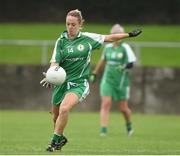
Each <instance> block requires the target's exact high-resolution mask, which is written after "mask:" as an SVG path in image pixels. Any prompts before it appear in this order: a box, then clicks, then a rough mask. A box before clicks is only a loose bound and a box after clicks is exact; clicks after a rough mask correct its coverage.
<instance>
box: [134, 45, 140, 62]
mask: <svg viewBox="0 0 180 156" xmlns="http://www.w3.org/2000/svg"><path fill="white" fill-rule="evenodd" d="M134 50H135V54H136V57H137V65H141V63H142V62H141V48H140V46H139V45H138V44H134Z"/></svg>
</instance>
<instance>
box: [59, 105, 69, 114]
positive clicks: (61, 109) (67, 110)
mask: <svg viewBox="0 0 180 156" xmlns="http://www.w3.org/2000/svg"><path fill="white" fill-rule="evenodd" d="M68 112H69V109H68V108H67V107H66V106H61V107H60V110H59V113H60V114H65V113H68Z"/></svg>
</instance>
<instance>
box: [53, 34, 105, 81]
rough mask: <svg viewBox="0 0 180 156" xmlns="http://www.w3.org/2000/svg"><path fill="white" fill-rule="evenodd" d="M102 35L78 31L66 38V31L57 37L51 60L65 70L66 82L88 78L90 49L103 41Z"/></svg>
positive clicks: (97, 46)
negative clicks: (72, 36)
mask: <svg viewBox="0 0 180 156" xmlns="http://www.w3.org/2000/svg"><path fill="white" fill-rule="evenodd" d="M104 38H105V36H104V35H100V34H95V33H88V32H79V33H78V34H77V36H76V37H75V38H74V39H68V36H67V31H65V32H63V33H62V34H61V36H60V37H59V38H58V39H57V41H56V44H55V47H54V51H53V55H52V59H51V62H57V63H59V65H60V66H61V67H63V68H64V69H65V71H66V74H67V78H66V82H73V81H81V80H83V79H88V76H89V72H90V59H91V51H92V50H94V49H97V48H100V46H101V45H102V44H103V43H104Z"/></svg>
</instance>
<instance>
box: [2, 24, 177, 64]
mask: <svg viewBox="0 0 180 156" xmlns="http://www.w3.org/2000/svg"><path fill="white" fill-rule="evenodd" d="M111 26H112V25H111V24H89V23H85V25H84V29H83V31H89V32H96V33H101V34H108V33H109V30H110V28H111ZM135 27H139V28H142V30H143V33H142V35H140V36H139V37H137V38H133V39H132V38H130V39H126V40H125V41H153V42H156V41H160V42H178V43H179V42H180V29H179V28H180V27H179V26H178V25H166V26H162V25H125V28H126V31H127V32H128V31H131V30H132V29H133V28H135ZM64 29H65V25H64V24H59V23H58V24H41V23H34V24H32V23H26V24H21V23H19V24H15V23H1V24H0V36H1V38H0V39H21V40H56V39H57V38H58V37H59V35H60V32H62V31H63V30H64ZM41 48H42V47H34V46H31V47H20V46H16V47H15V46H0V63H1V64H40V62H41V50H42V49H41ZM52 50H53V46H50V47H48V60H50V57H51V53H52ZM97 51H98V52H97ZM101 51H102V49H101V50H96V52H94V53H93V55H92V56H93V57H92V64H96V63H97V61H98V59H99V58H100V55H101ZM140 58H141V63H142V65H145V66H168V67H179V66H180V61H179V58H180V53H179V48H142V49H141V57H140Z"/></svg>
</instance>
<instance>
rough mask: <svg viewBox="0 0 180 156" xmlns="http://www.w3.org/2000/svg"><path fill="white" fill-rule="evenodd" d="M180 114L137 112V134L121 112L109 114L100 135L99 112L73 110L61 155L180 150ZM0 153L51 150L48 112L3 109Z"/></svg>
mask: <svg viewBox="0 0 180 156" xmlns="http://www.w3.org/2000/svg"><path fill="white" fill-rule="evenodd" d="M179 120H180V116H176V115H145V114H134V115H133V126H134V129H135V134H134V135H133V136H132V137H128V136H127V135H126V131H125V126H124V120H123V118H122V115H120V114H119V113H112V114H111V116H110V124H109V129H108V130H109V133H108V136H107V137H100V136H99V114H98V113H90V112H86V113H85V112H82V113H80V112H71V113H70V118H69V123H68V125H67V127H66V130H65V135H66V136H67V138H68V141H69V142H68V144H67V145H66V146H65V147H64V148H63V150H62V151H61V152H59V151H56V152H54V153H52V154H62V155H70V154H73V155H78V154H83V155H99V154H101V155H106V154H108V155H114V154H116V155H130V154H135V155H139V154H143V155H147V154H153V155H155V154H163V155H165V154H166V155H167V154H168V155H170V154H175V155H179V154H180V149H179V147H180V133H179V131H180V125H179V124H178V123H179ZM0 125H1V126H0V144H1V146H0V154H3V155H4V154H13V155H15V154H18V155H19V154H25V155H27V154H28V155H29V154H49V153H47V152H46V151H45V148H46V146H47V144H48V143H49V140H50V138H51V136H52V132H53V129H52V127H53V125H52V122H51V116H50V114H49V113H48V112H38V111H8V110H5V111H3V110H1V111H0Z"/></svg>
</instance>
